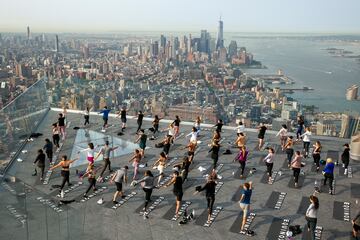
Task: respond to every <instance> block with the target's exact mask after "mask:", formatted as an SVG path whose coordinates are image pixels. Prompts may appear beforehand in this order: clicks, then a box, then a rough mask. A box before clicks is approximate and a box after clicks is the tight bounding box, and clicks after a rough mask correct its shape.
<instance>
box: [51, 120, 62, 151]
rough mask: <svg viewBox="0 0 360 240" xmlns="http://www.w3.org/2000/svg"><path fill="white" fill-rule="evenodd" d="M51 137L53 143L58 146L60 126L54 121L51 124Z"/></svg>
mask: <svg viewBox="0 0 360 240" xmlns="http://www.w3.org/2000/svg"><path fill="white" fill-rule="evenodd" d="M52 138H53V143H54V145H55V146H56V148H60V145H59V142H60V128H59V126H58V125H57V123H54V124H53V125H52Z"/></svg>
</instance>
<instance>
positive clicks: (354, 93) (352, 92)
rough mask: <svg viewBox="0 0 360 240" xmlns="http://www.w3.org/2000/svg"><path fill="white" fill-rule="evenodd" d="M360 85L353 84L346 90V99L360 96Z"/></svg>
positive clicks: (354, 98)
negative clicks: (359, 92) (359, 93)
mask: <svg viewBox="0 0 360 240" xmlns="http://www.w3.org/2000/svg"><path fill="white" fill-rule="evenodd" d="M358 90H359V87H358V86H357V85H352V86H351V87H349V88H348V89H347V90H346V100H349V101H352V100H356V99H357V98H358Z"/></svg>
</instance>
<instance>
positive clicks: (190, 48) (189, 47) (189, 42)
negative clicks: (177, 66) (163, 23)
mask: <svg viewBox="0 0 360 240" xmlns="http://www.w3.org/2000/svg"><path fill="white" fill-rule="evenodd" d="M187 50H188V52H189V53H192V38H191V34H189V41H188V48H187Z"/></svg>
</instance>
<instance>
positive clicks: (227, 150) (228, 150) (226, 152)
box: [223, 149, 232, 155]
mask: <svg viewBox="0 0 360 240" xmlns="http://www.w3.org/2000/svg"><path fill="white" fill-rule="evenodd" d="M223 154H224V155H230V154H232V152H231V150H230V149H226V150H225V151H224V152H223Z"/></svg>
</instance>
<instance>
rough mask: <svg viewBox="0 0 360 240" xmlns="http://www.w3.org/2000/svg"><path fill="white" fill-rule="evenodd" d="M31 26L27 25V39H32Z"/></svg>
mask: <svg viewBox="0 0 360 240" xmlns="http://www.w3.org/2000/svg"><path fill="white" fill-rule="evenodd" d="M30 37H31V36H30V27H29V26H28V27H27V40H30Z"/></svg>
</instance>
